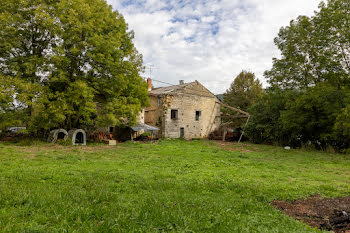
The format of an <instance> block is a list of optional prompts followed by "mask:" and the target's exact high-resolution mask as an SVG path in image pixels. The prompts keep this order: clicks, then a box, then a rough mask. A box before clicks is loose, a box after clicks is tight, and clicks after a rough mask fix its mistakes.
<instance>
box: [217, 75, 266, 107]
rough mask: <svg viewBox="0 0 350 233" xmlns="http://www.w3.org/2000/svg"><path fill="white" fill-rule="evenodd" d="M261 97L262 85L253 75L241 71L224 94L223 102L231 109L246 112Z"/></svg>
mask: <svg viewBox="0 0 350 233" xmlns="http://www.w3.org/2000/svg"><path fill="white" fill-rule="evenodd" d="M261 96H262V85H261V83H260V81H259V79H257V78H256V77H255V74H254V73H252V72H248V71H245V70H243V71H242V72H241V73H240V74H239V75H237V77H236V78H235V79H234V81H233V82H232V83H231V86H230V88H229V89H228V90H227V91H226V93H225V94H224V102H225V103H226V104H228V105H230V106H232V107H238V108H240V109H242V110H245V111H246V110H247V109H248V107H250V106H251V105H252V104H253V103H255V102H256V101H257V100H259V99H260V98H261Z"/></svg>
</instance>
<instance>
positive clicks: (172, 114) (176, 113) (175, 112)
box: [171, 109, 178, 120]
mask: <svg viewBox="0 0 350 233" xmlns="http://www.w3.org/2000/svg"><path fill="white" fill-rule="evenodd" d="M177 117H178V111H177V110H175V109H171V119H172V120H177Z"/></svg>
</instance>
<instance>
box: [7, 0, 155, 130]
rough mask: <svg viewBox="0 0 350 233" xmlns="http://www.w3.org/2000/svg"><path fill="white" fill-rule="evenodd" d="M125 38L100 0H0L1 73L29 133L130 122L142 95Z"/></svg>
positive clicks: (138, 64)
mask: <svg viewBox="0 0 350 233" xmlns="http://www.w3.org/2000/svg"><path fill="white" fill-rule="evenodd" d="M132 40H133V32H132V31H129V30H128V26H127V24H126V23H125V20H124V18H123V16H122V15H121V14H119V13H118V12H116V11H113V10H112V8H111V6H109V5H108V4H107V3H106V2H105V1H104V0H33V1H22V0H3V1H2V3H1V5H0V72H1V73H0V75H1V77H3V78H5V79H6V80H11V82H8V83H7V85H6V87H5V89H6V90H7V92H9V91H13V92H14V93H15V94H14V95H13V96H12V97H14V98H15V100H14V103H15V107H16V110H17V111H18V112H20V113H21V114H20V115H21V119H22V121H23V122H24V123H26V125H27V126H28V127H29V129H32V130H33V131H36V130H38V129H50V128H52V127H64V128H75V127H88V126H90V127H91V126H105V125H118V124H132V123H134V122H135V120H136V115H137V114H138V113H139V112H140V110H141V108H142V107H143V106H145V105H147V102H148V93H147V87H146V84H145V82H144V81H143V80H142V78H141V77H140V75H139V74H140V71H142V69H143V67H142V56H141V55H140V54H139V53H138V52H137V50H136V49H135V47H134V45H133V42H132ZM0 98H1V96H0ZM10 99H11V98H10ZM9 101H12V102H13V100H9Z"/></svg>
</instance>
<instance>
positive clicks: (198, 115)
mask: <svg viewBox="0 0 350 233" xmlns="http://www.w3.org/2000/svg"><path fill="white" fill-rule="evenodd" d="M201 115H202V112H201V111H196V121H199V118H200V117H201Z"/></svg>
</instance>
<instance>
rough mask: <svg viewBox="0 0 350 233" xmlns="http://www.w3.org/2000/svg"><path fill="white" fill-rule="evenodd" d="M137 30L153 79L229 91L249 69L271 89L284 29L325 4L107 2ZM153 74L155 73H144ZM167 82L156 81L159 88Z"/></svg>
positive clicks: (308, 0)
mask: <svg viewBox="0 0 350 233" xmlns="http://www.w3.org/2000/svg"><path fill="white" fill-rule="evenodd" d="M107 2H108V3H109V4H111V5H112V6H113V9H115V10H118V11H119V12H121V13H122V14H123V15H124V17H125V19H126V21H127V23H128V24H129V29H130V30H133V31H134V32H135V40H134V42H135V45H136V48H137V49H138V50H139V52H140V53H141V54H142V55H143V59H144V64H145V66H146V67H149V65H150V64H152V65H153V71H152V78H154V79H156V80H161V81H163V82H167V83H173V84H177V83H178V82H179V80H185V82H191V81H194V80H198V81H199V82H201V83H202V84H204V85H205V86H206V87H207V88H208V89H210V90H211V91H212V92H214V93H216V94H218V93H223V92H225V90H226V89H227V88H229V86H230V83H231V82H232V81H233V79H234V77H235V76H236V75H238V74H239V72H240V71H241V70H243V69H245V70H249V71H252V72H254V73H255V74H256V76H257V77H258V78H259V79H260V80H261V82H262V83H263V84H264V86H266V80H265V79H264V77H263V72H264V71H265V70H267V69H270V68H271V66H272V58H273V57H278V56H279V51H278V50H277V48H276V46H275V45H274V43H273V40H274V38H275V37H276V36H277V33H278V31H279V29H280V28H281V27H282V26H287V25H288V24H289V22H290V20H292V19H294V18H296V17H297V16H298V15H308V16H311V15H313V12H314V11H315V10H317V6H318V4H319V3H320V0H107ZM149 75H150V72H149V69H147V71H146V73H145V74H143V76H144V77H147V76H149ZM160 85H161V84H159V83H156V82H154V86H156V87H157V86H160Z"/></svg>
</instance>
